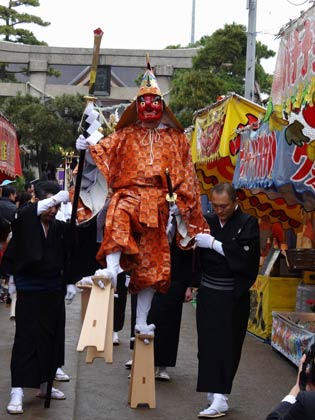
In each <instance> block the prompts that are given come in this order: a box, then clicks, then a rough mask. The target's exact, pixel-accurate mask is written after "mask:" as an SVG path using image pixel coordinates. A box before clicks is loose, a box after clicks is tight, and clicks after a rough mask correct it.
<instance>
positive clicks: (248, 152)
mask: <svg viewBox="0 0 315 420" xmlns="http://www.w3.org/2000/svg"><path fill="white" fill-rule="evenodd" d="M265 116H266V110H265V109H264V108H262V107H260V106H258V105H257V104H253V103H252V102H251V101H248V100H246V99H245V98H242V97H240V96H238V95H234V94H231V95H228V96H226V97H223V98H220V99H219V100H218V102H217V103H215V104H213V105H211V106H209V107H207V108H204V109H203V110H200V111H198V112H196V113H195V119H194V124H195V125H194V131H193V135H192V141H191V142H192V143H191V144H192V157H193V161H194V163H195V166H196V171H197V176H198V178H199V181H200V185H201V189H202V193H203V194H204V195H205V196H206V197H207V198H208V199H211V196H210V194H211V188H212V187H213V186H214V185H215V184H217V183H218V182H222V181H228V182H233V183H234V185H235V186H236V187H237V188H238V201H239V203H240V206H241V207H242V210H243V211H245V212H247V213H249V214H252V215H253V216H256V217H257V218H258V219H259V221H260V222H261V223H260V225H261V229H262V228H263V223H262V220H263V219H264V218H268V222H269V224H270V226H271V227H272V226H276V225H280V226H281V229H282V230H283V232H284V237H285V238H284V240H283V241H282V242H284V241H288V239H290V236H291V237H292V238H293V240H294V241H295V237H296V235H297V234H298V233H299V231H300V230H302V220H301V205H300V203H297V202H296V198H295V196H293V195H292V194H290V191H291V190H290V188H288V187H286V188H284V190H287V191H288V192H287V200H286V199H284V198H283V195H282V192H281V191H276V190H272V189H271V190H269V189H268V186H270V185H271V184H272V178H271V173H272V168H273V163H274V161H275V153H276V149H277V138H278V137H279V132H280V130H281V129H282V128H283V127H284V126H285V125H286V124H287V122H286V121H284V120H282V119H281V118H278V117H277V116H275V115H272V116H269V121H268V122H264V118H265ZM266 130H267V131H266ZM255 133H256V136H255ZM247 140H251V143H248V142H246V141H247ZM240 158H242V159H241V160H240ZM261 158H262V159H261ZM240 176H241V179H242V185H239V183H238V178H239V177H240ZM258 180H259V182H257V181H258ZM261 232H262V230H261ZM271 232H272V229H270V237H269V236H268V235H261V239H262V240H261V250H262V257H265V258H266V264H265V265H264V266H262V269H261V272H260V274H259V275H258V277H257V280H256V282H255V284H254V285H253V287H252V289H251V309H250V320H249V324H248V331H250V332H252V333H253V334H255V335H256V336H258V337H259V338H261V339H263V340H266V341H270V338H271V330H272V311H274V310H279V311H292V310H294V309H295V303H296V290H297V287H298V285H299V284H300V280H301V279H300V277H299V276H298V277H297V276H296V274H295V273H291V272H289V270H288V268H287V265H286V262H285V258H284V256H283V255H282V253H281V252H280V245H281V244H280V243H279V245H278V249H277V250H275V248H274V246H273V245H274V244H273V237H272V236H271ZM268 240H269V243H270V249H269V250H266V248H267V242H268ZM291 242H292V239H291ZM264 250H266V252H265V255H264ZM274 250H275V251H274ZM268 251H270V255H268V258H267V256H266V254H268ZM262 261H263V259H262Z"/></svg>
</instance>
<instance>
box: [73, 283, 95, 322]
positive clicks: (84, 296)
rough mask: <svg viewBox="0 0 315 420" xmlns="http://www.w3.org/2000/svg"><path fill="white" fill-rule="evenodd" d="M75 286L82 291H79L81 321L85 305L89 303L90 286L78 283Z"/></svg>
mask: <svg viewBox="0 0 315 420" xmlns="http://www.w3.org/2000/svg"><path fill="white" fill-rule="evenodd" d="M77 287H78V288H79V289H81V290H82V293H81V320H82V322H83V321H84V317H85V313H86V308H87V305H88V303H89V299H90V294H91V289H92V286H89V285H84V286H80V285H78V286H77Z"/></svg>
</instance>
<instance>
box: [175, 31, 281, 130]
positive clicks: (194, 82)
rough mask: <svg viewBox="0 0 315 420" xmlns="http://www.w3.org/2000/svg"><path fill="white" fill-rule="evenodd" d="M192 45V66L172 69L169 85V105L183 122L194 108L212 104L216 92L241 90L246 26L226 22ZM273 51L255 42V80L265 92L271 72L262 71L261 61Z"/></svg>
mask: <svg viewBox="0 0 315 420" xmlns="http://www.w3.org/2000/svg"><path fill="white" fill-rule="evenodd" d="M191 46H194V47H199V51H198V53H197V55H196V56H195V57H194V58H193V68H192V69H191V70H188V71H185V72H183V71H177V72H175V75H174V77H173V80H172V86H171V100H170V106H171V108H172V109H173V110H174V112H175V113H176V114H177V115H178V118H179V119H180V121H181V122H182V124H184V126H187V125H190V124H191V122H192V116H193V112H194V111H196V110H198V109H200V108H203V107H205V106H207V105H209V104H211V103H212V102H214V101H215V100H216V98H217V97H218V96H219V95H225V94H227V93H228V92H235V93H238V94H239V95H243V94H244V77H245V66H246V46H247V37H246V27H245V26H243V25H238V24H236V23H233V24H231V25H225V26H224V28H223V29H218V30H217V31H215V32H214V33H213V34H212V35H210V36H208V35H207V36H204V37H202V38H201V39H200V40H199V41H198V42H196V44H194V45H191ZM274 55H275V52H274V51H272V50H269V49H268V47H267V46H266V45H264V44H262V43H260V42H259V41H258V42H257V44H256V80H257V82H258V83H259V85H260V87H261V90H262V91H264V92H266V93H269V92H270V89H271V81H272V76H271V75H268V74H267V73H266V72H265V71H264V69H263V67H262V65H261V63H260V61H261V59H262V58H270V57H273V56H274ZM183 95H185V97H186V98H185V100H183Z"/></svg>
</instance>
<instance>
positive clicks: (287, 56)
mask: <svg viewBox="0 0 315 420" xmlns="http://www.w3.org/2000/svg"><path fill="white" fill-rule="evenodd" d="M314 44H315V6H312V7H310V8H309V9H308V10H307V11H306V12H304V13H302V14H301V15H300V16H299V17H298V18H297V19H295V20H293V21H291V22H290V23H289V24H288V25H287V27H286V28H285V30H284V31H283V33H282V34H281V41H280V45H279V50H278V54H277V61H276V68H275V73H274V77H273V83H272V90H271V98H272V103H273V106H274V109H277V107H278V108H279V109H282V110H283V111H284V112H285V114H286V115H288V116H289V115H290V114H291V112H293V113H299V112H300V110H301V109H302V108H304V107H307V106H313V105H314V103H313V101H314V99H313V95H314V92H315V50H314ZM306 112H307V113H310V114H313V115H312V121H313V123H314V122H315V110H306Z"/></svg>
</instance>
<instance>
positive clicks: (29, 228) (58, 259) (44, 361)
mask: <svg viewBox="0 0 315 420" xmlns="http://www.w3.org/2000/svg"><path fill="white" fill-rule="evenodd" d="M59 190H60V187H59V185H58V183H57V182H54V181H46V182H43V183H41V184H40V185H39V184H38V186H37V198H38V199H39V201H37V202H36V203H29V204H26V205H25V206H24V207H23V208H22V209H21V210H20V211H18V213H17V218H16V220H15V221H14V223H13V226H12V239H11V240H10V242H9V244H8V247H7V249H6V252H5V254H4V256H3V260H2V264H1V268H0V269H1V271H2V272H3V273H6V274H10V275H14V283H15V286H16V290H17V303H16V312H15V324H16V330H15V337H14V344H13V349H12V359H11V382H12V389H11V395H10V402H9V404H8V406H7V411H8V413H10V414H20V413H23V388H24V387H26V388H37V389H40V392H39V396H41V397H46V393H47V392H48V393H49V391H50V389H49V388H48V387H47V384H48V386H49V385H50V384H51V381H52V379H53V378H54V377H55V373H56V370H57V367H59V366H61V365H62V364H63V359H64V325H65V307H64V299H65V297H66V299H67V300H69V301H71V300H72V299H73V297H74V295H75V293H76V292H75V286H74V285H73V284H68V285H67V286H66V284H65V281H64V277H63V274H64V269H65V267H66V261H67V257H68V248H67V242H66V232H67V230H68V225H67V224H66V223H65V222H61V221H59V220H56V219H55V217H56V214H57V211H58V208H59V207H60V204H61V203H62V202H67V201H69V194H68V192H67V191H59ZM58 191H59V192H58ZM51 398H53V399H65V396H64V394H63V392H61V391H59V390H58V389H55V388H53V389H52V391H51Z"/></svg>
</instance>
